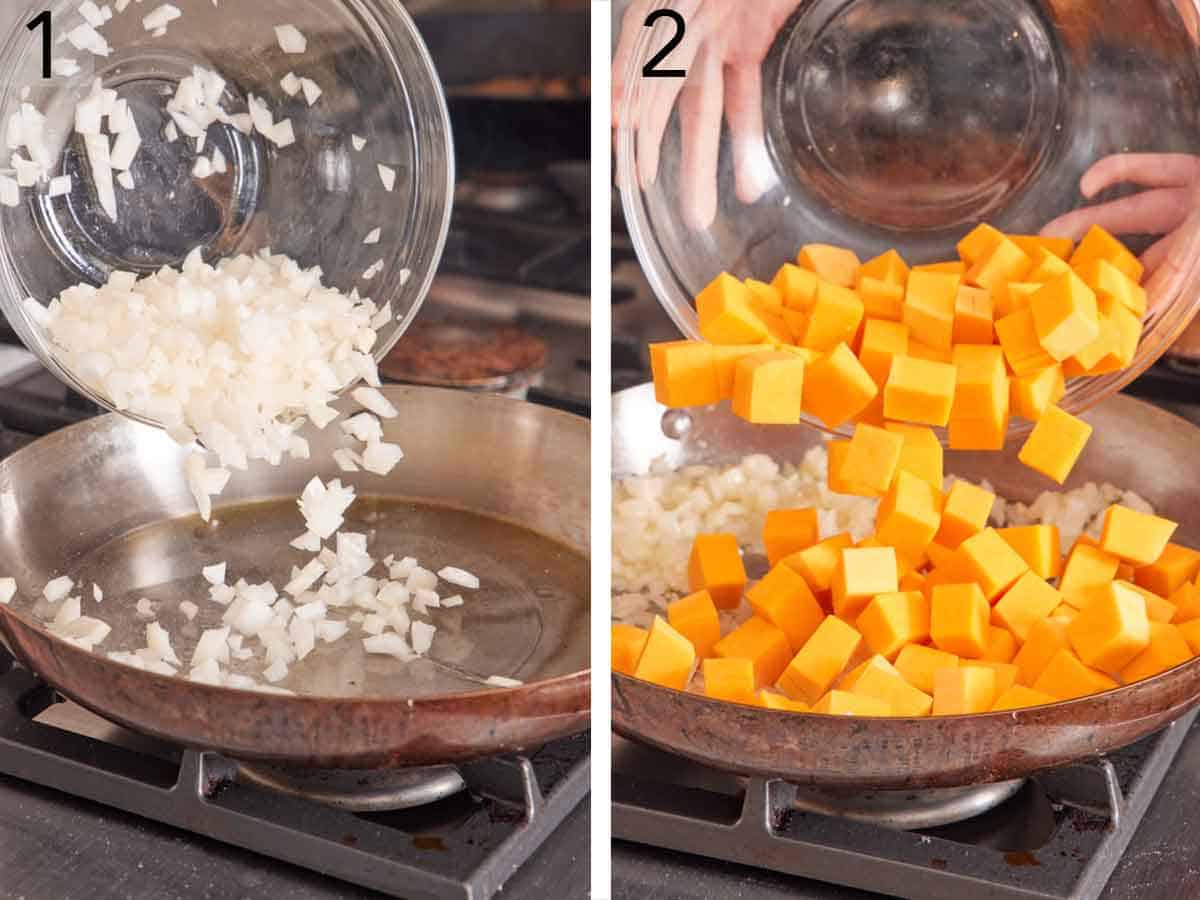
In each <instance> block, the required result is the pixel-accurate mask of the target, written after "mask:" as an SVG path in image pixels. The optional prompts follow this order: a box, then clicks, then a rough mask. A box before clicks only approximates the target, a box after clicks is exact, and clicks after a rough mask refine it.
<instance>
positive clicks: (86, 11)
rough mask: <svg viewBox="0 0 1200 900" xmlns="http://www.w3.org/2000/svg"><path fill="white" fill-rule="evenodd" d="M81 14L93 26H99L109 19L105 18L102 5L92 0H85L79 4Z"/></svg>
mask: <svg viewBox="0 0 1200 900" xmlns="http://www.w3.org/2000/svg"><path fill="white" fill-rule="evenodd" d="M79 14H80V15H81V16H83V18H84V20H85V21H86V22H87V23H88V24H89V25H91V26H92V27H93V28H99V27H101V26H102V25H103V24H104V23H105V21H107V20H106V19H105V18H104V13H102V12H100V7H98V6H97V5H96V4H95V3H93V2H92V0H84V2H83V3H81V4H80V5H79Z"/></svg>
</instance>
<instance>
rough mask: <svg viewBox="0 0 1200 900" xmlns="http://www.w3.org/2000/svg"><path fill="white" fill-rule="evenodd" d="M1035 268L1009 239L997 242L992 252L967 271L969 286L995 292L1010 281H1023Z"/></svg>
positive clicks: (1027, 256)
mask: <svg viewBox="0 0 1200 900" xmlns="http://www.w3.org/2000/svg"><path fill="white" fill-rule="evenodd" d="M1032 268H1033V260H1032V259H1030V258H1029V255H1028V254H1026V253H1025V251H1024V250H1022V249H1021V248H1020V247H1019V246H1017V245H1016V244H1014V243H1013V242H1012V241H1011V240H1009V239H1008V238H1007V237H1002V238H1001V239H1000V240H998V241H996V242H995V243H994V244H993V245H992V247H991V249H990V250H988V251H987V253H985V254H984V255H983V256H982V257H980V258H979V259H978V260H976V261H975V264H974V265H972V266H971V268H970V269H968V270H967V274H966V281H967V284H971V285H974V286H975V287H981V288H985V289H986V290H989V291H992V290H995V289H996V288H997V287H998V286H999V285H1001V284H1007V283H1008V282H1010V281H1023V280H1024V279H1025V276H1026V275H1028V274H1029V270H1030V269H1032Z"/></svg>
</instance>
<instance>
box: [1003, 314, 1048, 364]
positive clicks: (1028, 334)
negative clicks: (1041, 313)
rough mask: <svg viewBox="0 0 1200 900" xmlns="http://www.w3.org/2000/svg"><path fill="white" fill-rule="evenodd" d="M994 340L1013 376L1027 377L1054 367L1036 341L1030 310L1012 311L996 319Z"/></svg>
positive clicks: (1035, 330) (1035, 328)
mask: <svg viewBox="0 0 1200 900" xmlns="http://www.w3.org/2000/svg"><path fill="white" fill-rule="evenodd" d="M996 339H997V340H998V341H999V342H1000V346H1001V348H1002V349H1003V350H1004V358H1005V359H1006V360H1007V361H1008V365H1009V368H1011V369H1012V370H1013V374H1014V375H1017V376H1021V375H1029V374H1031V373H1033V372H1038V371H1041V370H1042V369H1045V368H1048V367H1050V366H1053V365H1055V362H1056V361H1055V359H1054V358H1053V357H1051V356H1050V354H1049V353H1047V352H1046V351H1045V350H1044V349H1042V345H1041V343H1040V342H1039V341H1038V333H1037V327H1036V326H1035V325H1034V321H1033V310H1031V309H1028V308H1026V309H1017V310H1013V311H1012V312H1009V313H1008V314H1007V315H1005V316H1004V317H1003V318H1001V319H998V320H997V321H996Z"/></svg>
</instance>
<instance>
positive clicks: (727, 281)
mask: <svg viewBox="0 0 1200 900" xmlns="http://www.w3.org/2000/svg"><path fill="white" fill-rule="evenodd" d="M750 297H751V294H750V289H749V288H747V287H746V286H745V285H744V284H742V283H741V282H740V281H738V280H737V279H736V278H734V277H733V276H732V275H730V274H729V273H728V272H722V273H721V274H720V275H718V276H717V277H716V278H715V279H713V281H712V282H711V283H710V284H709V285H708V286H707V287H706V288H705V289H704V290H703V291H701V292H700V293H699V294H698V295H697V296H696V313H697V315H698V316H699V318H700V334H701V335H703V336H704V339H705V340H706V341H711V342H712V343H714V344H759V343H762V342H763V341H765V340H766V339H767V337H768V334H767V326H766V325H764V324H763V322H762V319H760V318H759V317H758V316H757V315H756V314H755V313H754V310H753V309H752V308H751V306H750Z"/></svg>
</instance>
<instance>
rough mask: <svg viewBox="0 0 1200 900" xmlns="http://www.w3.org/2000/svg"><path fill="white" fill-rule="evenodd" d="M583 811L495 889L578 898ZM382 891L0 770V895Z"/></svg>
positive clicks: (517, 898)
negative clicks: (159, 823) (506, 882)
mask: <svg viewBox="0 0 1200 900" xmlns="http://www.w3.org/2000/svg"><path fill="white" fill-rule="evenodd" d="M588 808H589V807H588V801H587V800H584V802H583V803H582V804H581V805H580V806H579V808H577V809H576V810H575V811H574V812H573V813H571V815H570V816H569V817H568V818H567V820H566V821H565V822H564V823H563V824H562V826H561V827H560V828H559V829H558V831H557V832H555V834H554V835H553V836H552V837H551V838H550V840H549V841H548V842H547V843H546V844H545V845H544V846H543V847H542V848H541V849H540V850H539V851H538V852H537V853H536V854H535V855H534V856H533V858H532V859H531V860H530V861H529V862H528V863H527V864H526V865H525V866H523V867H522V868H521V869H520V870H518V871H517V873H516V874H515V875H514V876H513V877H512V879H511V880H510V881H509V882H508V884H507V885H506V886H505V888H504V890H503V891H502V892H501V893H500V894H499V895H498V896H499V897H502V898H504V900H544V898H554V900H586V898H587V897H588V893H589V891H588V884H587V878H588V869H589V854H588V842H589V827H590V826H589V824H588ZM382 896H383V895H381V894H377V893H374V892H372V891H367V890H364V889H362V888H356V887H353V886H351V885H347V884H345V883H343V882H340V881H336V880H334V879H332V878H327V877H324V876H321V875H317V874H314V873H311V872H307V871H305V870H303V869H299V868H296V867H293V866H289V865H287V864H284V863H279V862H275V861H274V860H270V859H266V858H264V857H261V856H258V855H256V854H253V853H249V852H247V851H245V850H241V849H239V848H236V847H231V846H229V845H226V844H222V843H220V842H218V841H213V840H209V839H207V838H201V837H195V836H193V835H189V834H186V833H184V832H182V831H178V830H176V829H173V828H168V827H165V826H161V825H158V824H156V823H153V822H147V821H145V820H143V819H139V818H137V817H136V816H131V815H127V814H125V813H122V812H119V811H116V810H112V809H109V808H107V807H104V806H101V805H99V804H95V803H91V802H88V801H84V800H77V799H75V798H73V797H69V796H67V795H65V794H61V793H59V792H57V791H53V790H49V789H46V788H41V787H37V786H35V785H31V784H27V783H25V782H21V781H18V780H16V779H12V778H8V777H5V776H0V900H281V898H284V897H286V898H288V900H377V898H380V897H382ZM414 900H417V898H414Z"/></svg>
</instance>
